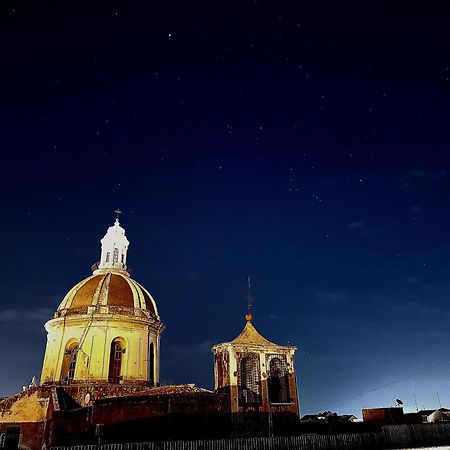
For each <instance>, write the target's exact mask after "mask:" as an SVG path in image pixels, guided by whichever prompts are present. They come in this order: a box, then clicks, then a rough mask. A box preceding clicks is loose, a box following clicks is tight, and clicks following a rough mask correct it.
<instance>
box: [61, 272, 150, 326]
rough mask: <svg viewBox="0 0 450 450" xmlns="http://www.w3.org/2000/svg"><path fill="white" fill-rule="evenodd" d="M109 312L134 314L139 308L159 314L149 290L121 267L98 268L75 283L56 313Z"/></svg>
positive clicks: (146, 312) (144, 311)
mask: <svg viewBox="0 0 450 450" xmlns="http://www.w3.org/2000/svg"><path fill="white" fill-rule="evenodd" d="M94 311H95V312H99V313H102V312H107V313H113V312H117V313H121V314H131V315H135V314H136V313H137V312H138V311H139V312H143V313H144V314H145V315H149V316H153V317H155V318H158V310H157V307H156V302H155V300H154V299H153V297H152V296H151V295H150V293H149V292H148V291H147V289H145V288H144V287H143V286H141V285H140V284H139V283H137V282H136V281H135V280H133V279H131V278H130V277H129V276H128V275H126V274H125V273H123V272H122V271H116V270H114V269H110V270H107V269H97V270H95V271H94V273H93V275H91V276H90V277H87V278H85V279H84V280H82V281H81V282H79V283H78V284H77V285H75V286H74V287H73V288H72V289H71V290H70V291H69V292H68V293H67V294H66V295H65V297H64V299H63V300H62V302H61V303H60V305H59V307H58V309H57V311H56V314H55V316H57V317H58V316H62V315H69V314H70V315H72V314H86V313H91V312H94Z"/></svg>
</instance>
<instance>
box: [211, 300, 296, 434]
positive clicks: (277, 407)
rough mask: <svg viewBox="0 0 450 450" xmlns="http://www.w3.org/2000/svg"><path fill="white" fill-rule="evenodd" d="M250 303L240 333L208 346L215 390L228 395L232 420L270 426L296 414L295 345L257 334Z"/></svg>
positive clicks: (290, 418)
mask: <svg viewBox="0 0 450 450" xmlns="http://www.w3.org/2000/svg"><path fill="white" fill-rule="evenodd" d="M249 298H250V299H251V297H250V293H249ZM250 306H251V305H250V301H249V306H248V310H247V314H246V324H245V327H244V329H243V330H242V332H241V334H239V336H237V337H236V338H235V339H233V340H232V341H231V342H224V343H221V344H217V345H215V346H214V347H213V348H212V352H213V353H214V378H215V390H216V392H219V393H226V394H228V395H229V402H230V403H229V406H230V411H231V413H232V417H233V420H234V421H235V422H239V423H246V422H248V421H249V420H252V421H256V422H259V423H260V424H262V425H264V424H267V426H268V427H269V428H271V427H273V425H274V424H276V422H277V420H279V419H281V417H282V418H283V420H284V421H286V419H289V420H297V419H298V416H299V406H298V398H297V385H296V377H295V360H294V357H295V351H296V350H297V348H296V347H293V346H290V345H277V344H274V343H273V342H270V341H268V340H267V339H265V338H264V337H263V336H261V335H260V334H259V333H258V331H257V330H256V328H255V327H254V326H253V322H252V321H253V317H252V314H251V312H250ZM264 426H265V425H264Z"/></svg>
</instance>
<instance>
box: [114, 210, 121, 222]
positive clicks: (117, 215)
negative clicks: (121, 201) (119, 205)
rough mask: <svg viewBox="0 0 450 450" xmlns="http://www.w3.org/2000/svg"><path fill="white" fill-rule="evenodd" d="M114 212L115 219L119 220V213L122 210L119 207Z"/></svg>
mask: <svg viewBox="0 0 450 450" xmlns="http://www.w3.org/2000/svg"><path fill="white" fill-rule="evenodd" d="M114 212H115V213H116V219H117V220H119V214H122V211H121V210H120V209H116V210H115V211H114Z"/></svg>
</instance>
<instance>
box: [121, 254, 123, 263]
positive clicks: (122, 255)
mask: <svg viewBox="0 0 450 450" xmlns="http://www.w3.org/2000/svg"><path fill="white" fill-rule="evenodd" d="M121 260H122V264H123V260H124V254H123V253H122V258H121Z"/></svg>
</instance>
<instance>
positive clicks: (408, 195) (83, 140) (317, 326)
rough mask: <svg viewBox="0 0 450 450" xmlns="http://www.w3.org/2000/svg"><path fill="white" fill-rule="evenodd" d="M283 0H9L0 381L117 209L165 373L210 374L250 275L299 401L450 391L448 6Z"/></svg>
mask: <svg viewBox="0 0 450 450" xmlns="http://www.w3.org/2000/svg"><path fill="white" fill-rule="evenodd" d="M29 3H31V2H29ZM280 3H281V2H280ZM282 3H288V4H285V5H279V4H277V2H269V1H252V2H250V1H249V2H239V4H238V5H234V4H233V3H232V2H222V1H218V2H208V4H207V5H206V4H202V3H201V2H199V3H197V4H196V5H192V4H186V2H185V4H184V6H180V5H178V4H177V3H173V2H166V1H165V2H150V5H149V2H130V1H115V2H106V3H105V4H102V3H101V2H94V1H88V0H86V1H67V2H50V1H48V2H44V1H36V2H33V4H32V5H31V4H28V3H27V2H19V1H5V2H2V4H1V5H0V58H1V67H2V70H1V71H0V89H1V102H0V121H1V122H0V123H1V125H0V126H1V139H0V149H1V155H2V157H1V167H2V170H1V177H0V186H1V192H2V201H1V203H0V211H1V217H0V218H1V221H0V223H1V235H2V237H3V243H2V255H3V263H2V270H1V272H0V282H1V285H2V294H1V296H0V329H1V332H2V339H1V340H0V352H1V355H2V359H1V363H0V395H9V394H12V393H14V392H17V391H18V390H19V389H20V387H21V386H22V384H27V383H29V380H30V379H31V376H32V375H37V376H38V375H39V373H40V369H41V363H42V358H43V353H44V347H45V331H44V330H43V328H42V324H43V323H44V322H45V320H47V319H48V318H50V317H51V314H52V312H53V311H54V310H55V308H56V307H57V305H58V303H59V301H60V300H61V299H62V297H63V296H64V294H65V293H66V292H67V291H68V290H69V289H70V287H72V286H73V285H74V284H75V283H76V282H78V281H79V280H81V279H83V278H84V277H86V276H88V275H89V274H90V270H89V269H90V266H91V264H92V263H93V262H95V261H97V260H98V258H99V255H100V244H99V239H100V238H101V237H102V236H103V235H104V233H105V231H106V229H107V227H108V226H110V225H111V224H112V223H113V220H114V209H116V208H118V207H119V208H120V209H121V210H122V211H123V215H122V217H121V223H122V225H123V226H124V227H125V229H126V231H127V236H128V238H129V240H130V241H131V246H130V251H129V255H128V261H129V263H130V265H131V266H133V268H134V273H133V277H134V278H135V279H136V280H137V281H139V282H141V283H142V284H144V285H145V286H146V287H147V288H148V289H149V290H150V292H151V293H152V294H153V295H154V296H155V298H156V300H157V302H158V306H159V308H160V313H161V316H162V319H163V321H164V323H165V325H166V330H165V332H164V336H163V344H162V378H163V379H164V380H165V381H166V382H169V381H173V382H177V383H185V382H195V383H197V384H199V385H201V386H205V387H209V388H211V387H212V385H213V370H212V354H211V353H210V347H211V346H212V345H213V344H215V343H217V342H221V341H225V340H230V339H232V338H234V337H235V336H236V335H237V334H238V333H239V332H240V331H241V329H242V328H243V325H244V314H245V307H246V303H245V298H244V297H245V294H246V281H245V280H246V277H247V275H249V274H250V275H251V276H252V278H253V294H254V297H255V301H254V316H255V320H254V324H255V326H256V327H257V329H258V330H259V331H260V332H261V333H262V334H263V335H264V336H265V337H267V338H268V339H270V340H273V341H275V342H278V343H287V342H290V343H292V344H295V345H297V346H298V348H299V350H298V358H297V377H298V382H299V395H300V405H301V407H302V412H303V413H313V412H318V411H321V410H325V409H331V410H336V411H338V412H347V413H355V414H357V415H359V416H360V409H361V406H362V405H364V406H377V405H379V406H383V405H390V404H392V403H393V397H396V398H401V399H402V400H403V401H404V402H405V407H406V408H407V409H410V410H412V409H414V408H415V405H414V399H413V393H412V385H411V384H412V383H413V385H414V389H415V391H416V395H417V401H418V406H419V407H422V406H426V407H429V408H432V407H433V406H438V401H437V395H436V392H439V396H440V399H441V402H442V404H443V406H447V407H448V406H449V405H450V381H449V380H450V377H449V375H450V356H449V354H448V342H449V341H450V329H449V326H448V324H449V321H450V277H449V274H450V263H449V256H450V241H449V239H448V234H449V230H450V198H449V187H450V152H449V149H450V128H449V113H450V81H449V79H450V39H449V38H450V32H449V28H448V20H449V18H450V10H449V7H448V5H445V4H444V2H435V3H434V5H428V4H427V5H425V4H422V5H421V6H415V5H414V3H411V2H406V1H385V2H383V1H382V2H380V1H350V2H347V3H346V5H345V8H343V6H342V5H341V4H339V2H334V1H330V2H296V1H292V2H282ZM383 386H384V387H383ZM377 388H380V389H377ZM373 389H376V390H375V391H372V390H373ZM369 391H372V392H369Z"/></svg>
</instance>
